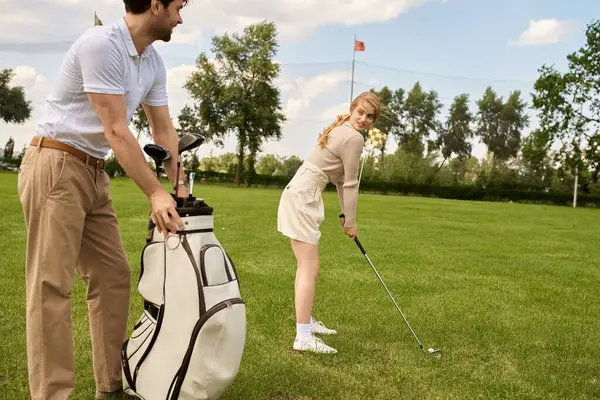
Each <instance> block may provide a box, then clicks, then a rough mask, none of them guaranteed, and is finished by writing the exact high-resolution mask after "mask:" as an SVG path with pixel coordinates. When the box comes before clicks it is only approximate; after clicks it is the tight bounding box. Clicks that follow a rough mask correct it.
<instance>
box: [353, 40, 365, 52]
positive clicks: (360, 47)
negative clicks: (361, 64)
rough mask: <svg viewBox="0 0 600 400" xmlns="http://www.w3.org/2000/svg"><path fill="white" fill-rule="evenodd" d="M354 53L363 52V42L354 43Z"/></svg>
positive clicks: (356, 41)
mask: <svg viewBox="0 0 600 400" xmlns="http://www.w3.org/2000/svg"><path fill="white" fill-rule="evenodd" d="M354 51H365V42H361V41H358V40H355V41H354Z"/></svg>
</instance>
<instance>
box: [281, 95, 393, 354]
mask: <svg viewBox="0 0 600 400" xmlns="http://www.w3.org/2000/svg"><path fill="white" fill-rule="evenodd" d="M380 112H381V111H380V103H379V98H378V97H377V96H376V95H375V94H373V93H371V92H365V93H362V94H360V95H359V96H357V97H356V99H355V100H354V101H353V102H352V104H351V105H350V114H347V115H344V116H338V119H337V121H336V122H334V123H333V124H331V125H330V126H329V127H328V128H327V129H325V130H324V131H323V133H322V134H321V135H319V141H318V145H317V146H316V147H315V148H314V149H313V151H312V152H311V154H310V155H309V156H308V158H307V159H306V160H305V161H304V163H303V164H302V165H301V166H300V168H299V169H298V171H297V172H296V174H295V175H294V177H293V179H292V180H291V181H290V183H289V184H288V186H287V187H286V188H285V190H284V191H283V193H282V195H281V200H280V203H279V210H278V221H277V224H278V231H279V232H281V233H282V234H283V235H285V236H287V237H289V238H290V239H291V242H292V249H293V251H294V255H295V256H296V261H297V264H298V265H297V270H296V282H295V285H294V291H295V305H296V338H295V339H294V344H293V348H294V349H295V350H300V351H313V352H317V353H336V352H337V351H336V350H335V349H334V348H332V347H330V346H328V345H326V344H325V343H323V341H322V340H321V339H319V338H317V337H315V336H314V334H315V333H316V334H335V333H336V331H335V330H332V329H328V328H327V327H325V325H323V324H322V323H321V322H318V321H315V320H314V319H313V317H312V315H311V313H312V308H313V300H314V295H315V285H316V281H317V275H318V272H319V267H320V264H319V249H318V244H319V239H320V238H321V232H320V230H319V228H320V226H321V223H322V222H323V219H324V217H325V215H324V209H323V199H322V197H321V193H322V192H323V189H324V188H325V186H326V185H327V184H328V183H329V182H331V183H333V184H334V185H336V188H337V194H338V197H339V201H340V206H341V209H342V210H341V212H342V213H343V214H344V215H345V217H344V218H342V219H341V221H340V223H341V225H342V227H343V228H344V233H345V234H346V235H347V236H348V237H350V238H352V239H354V238H355V237H356V236H357V234H358V228H357V226H356V205H357V200H358V170H359V164H360V156H361V153H362V150H363V147H364V138H363V136H362V135H361V134H360V132H359V131H361V130H364V129H369V128H370V127H371V126H372V125H373V123H374V122H375V121H376V120H377V118H378V117H379V115H380Z"/></svg>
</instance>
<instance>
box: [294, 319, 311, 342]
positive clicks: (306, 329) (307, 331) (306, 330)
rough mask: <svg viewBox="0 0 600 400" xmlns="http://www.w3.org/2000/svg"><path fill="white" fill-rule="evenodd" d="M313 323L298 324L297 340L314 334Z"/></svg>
mask: <svg viewBox="0 0 600 400" xmlns="http://www.w3.org/2000/svg"><path fill="white" fill-rule="evenodd" d="M311 328H312V324H311V323H308V324H296V340H299V341H302V340H306V339H309V338H310V337H311V336H312V332H311Z"/></svg>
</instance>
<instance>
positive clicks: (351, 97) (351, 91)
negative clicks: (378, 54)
mask: <svg viewBox="0 0 600 400" xmlns="http://www.w3.org/2000/svg"><path fill="white" fill-rule="evenodd" d="M352 50H353V51H352V81H351V82H350V103H352V99H353V97H354V62H355V60H356V33H355V34H354V43H352Z"/></svg>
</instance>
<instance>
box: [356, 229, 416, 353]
mask: <svg viewBox="0 0 600 400" xmlns="http://www.w3.org/2000/svg"><path fill="white" fill-rule="evenodd" d="M354 241H355V242H356V244H357V245H358V248H359V249H360V251H361V252H362V253H363V255H364V256H365V258H366V259H367V261H368V262H369V264H370V265H371V268H373V271H374V272H375V275H377V278H379V282H381V284H382V285H383V287H384V288H385V291H386V292H387V294H388V296H390V299H392V302H393V303H394V305H395V306H396V309H398V312H399V313H400V315H401V316H402V318H403V319H404V322H406V325H407V326H408V329H410V332H411V333H412V334H413V336H414V337H415V339H416V340H417V343H419V346H420V347H421V350H423V351H425V349H424V348H423V345H422V344H421V341H420V340H419V338H418V337H417V335H416V334H415V331H413V329H412V327H411V326H410V324H409V323H408V320H407V319H406V317H405V316H404V314H403V313H402V310H400V307H398V304H396V300H394V296H392V294H391V293H390V291H389V290H388V288H387V286H386V285H385V282H383V279H381V276H380V275H379V273H378V272H377V270H376V269H375V266H374V265H373V263H372V262H371V259H370V258H369V256H368V255H367V252H366V251H365V248H364V247H363V246H362V244H361V243H360V241H359V240H358V237H355V238H354Z"/></svg>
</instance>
